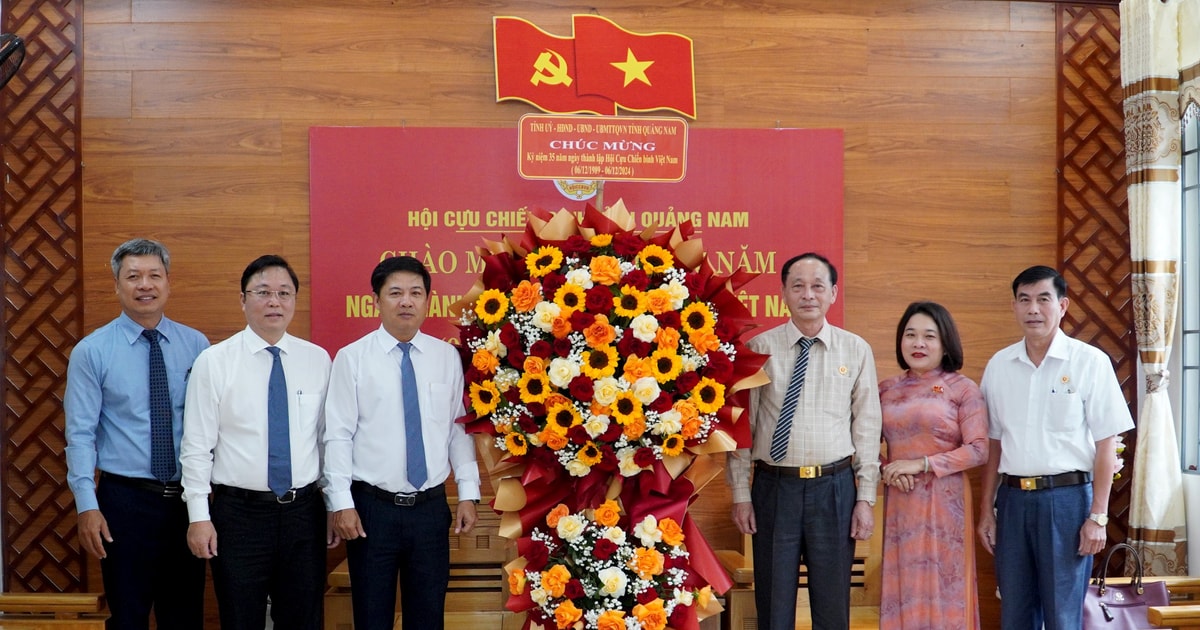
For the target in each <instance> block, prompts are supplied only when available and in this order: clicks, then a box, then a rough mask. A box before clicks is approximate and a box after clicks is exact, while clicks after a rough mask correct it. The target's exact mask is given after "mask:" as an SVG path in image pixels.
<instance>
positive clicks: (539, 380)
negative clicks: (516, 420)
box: [517, 372, 554, 404]
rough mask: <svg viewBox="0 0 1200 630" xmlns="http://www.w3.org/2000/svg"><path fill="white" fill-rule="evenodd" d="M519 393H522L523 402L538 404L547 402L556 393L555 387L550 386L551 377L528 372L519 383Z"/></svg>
mask: <svg viewBox="0 0 1200 630" xmlns="http://www.w3.org/2000/svg"><path fill="white" fill-rule="evenodd" d="M517 391H519V392H521V402H523V403H525V404H529V403H538V402H544V401H545V400H546V397H547V396H549V395H550V394H551V393H552V392H553V391H554V386H553V385H551V384H550V377H548V376H546V375H545V374H534V373H531V372H526V373H524V374H522V375H521V380H520V381H517Z"/></svg>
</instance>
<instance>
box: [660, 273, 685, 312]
mask: <svg viewBox="0 0 1200 630" xmlns="http://www.w3.org/2000/svg"><path fill="white" fill-rule="evenodd" d="M663 288H664V289H666V290H667V293H669V294H670V295H671V308H673V309H675V310H677V311H678V310H679V309H681V308H683V301H684V300H686V299H688V290H687V287H685V286H683V283H682V282H680V281H678V280H672V281H670V282H668V283H667V284H666V285H665V286H664V287H663Z"/></svg>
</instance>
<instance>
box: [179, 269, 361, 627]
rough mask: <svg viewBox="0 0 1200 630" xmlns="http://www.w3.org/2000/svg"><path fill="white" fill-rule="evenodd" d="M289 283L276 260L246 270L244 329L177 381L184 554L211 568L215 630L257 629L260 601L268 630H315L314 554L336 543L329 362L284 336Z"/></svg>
mask: <svg viewBox="0 0 1200 630" xmlns="http://www.w3.org/2000/svg"><path fill="white" fill-rule="evenodd" d="M299 286H300V282H299V280H298V279H297V278H296V272H294V271H293V270H292V268H291V267H290V266H289V265H288V263H287V261H286V260H284V259H283V258H280V257H279V256H274V255H267V256H262V257H260V258H258V259H256V260H255V261H254V262H252V263H250V265H249V266H248V267H246V270H245V271H244V272H243V273H242V285H241V303H242V311H243V312H245V314H246V322H247V324H248V325H247V327H246V329H245V330H242V331H241V332H239V333H237V334H235V335H234V336H232V337H230V338H229V339H226V340H225V341H222V342H221V343H218V344H216V345H214V346H212V347H211V348H209V349H207V350H205V351H204V352H202V353H201V354H200V356H199V357H198V358H197V359H196V363H195V365H194V366H193V367H192V375H191V378H190V380H189V381H188V389H187V402H186V407H185V411H184V432H183V444H182V446H181V460H182V464H183V499H184V501H186V502H187V507H188V517H189V519H190V520H191V525H190V526H189V528H188V546H189V547H190V548H191V550H192V553H194V554H196V556H197V557H200V558H209V559H211V564H212V570H213V586H214V588H215V590H216V593H217V604H218V608H219V609H220V616H221V628H222V630H262V628H263V627H264V626H265V625H266V607H267V599H268V597H269V598H270V600H271V618H272V620H273V621H274V627H276V628H287V629H288V630H318V629H319V628H321V622H322V601H323V598H322V591H323V590H324V584H325V548H326V546H327V545H328V546H332V545H334V544H336V543H337V542H338V541H337V540H336V539H334V538H333V535H332V532H331V531H328V518H327V515H326V510H325V504H324V502H323V501H322V493H321V492H320V488H319V487H318V480H319V479H320V477H321V455H320V437H321V431H322V427H323V416H322V410H323V407H324V403H325V390H326V388H327V386H328V382H329V369H330V361H329V353H327V352H325V350H324V349H322V348H321V347H319V346H317V345H314V344H312V343H309V342H307V341H304V340H303V339H298V338H296V337H293V336H291V335H289V334H288V333H287V328H288V325H289V324H290V323H291V321H292V316H293V315H294V314H295V311H296V292H297V291H298V289H299ZM210 495H211V497H212V502H211V510H210V505H209V497H210ZM218 541H219V544H218Z"/></svg>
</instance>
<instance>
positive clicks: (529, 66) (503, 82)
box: [492, 16, 617, 116]
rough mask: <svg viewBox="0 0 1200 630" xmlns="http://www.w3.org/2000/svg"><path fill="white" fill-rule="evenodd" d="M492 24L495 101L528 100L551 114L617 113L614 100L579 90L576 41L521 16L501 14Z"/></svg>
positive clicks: (610, 114)
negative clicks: (546, 29)
mask: <svg viewBox="0 0 1200 630" xmlns="http://www.w3.org/2000/svg"><path fill="white" fill-rule="evenodd" d="M493 26H494V28H493V31H492V32H493V36H492V37H493V39H492V43H493V46H494V48H495V52H496V101H503V100H508V99H516V100H519V101H525V102H526V103H529V104H530V105H533V106H534V107H537V108H538V109H540V110H542V111H544V112H547V113H551V114H578V113H584V112H589V113H593V114H601V115H608V116H612V115H615V114H616V113H617V106H616V103H614V102H613V101H612V99H610V98H607V97H605V96H602V95H600V96H597V95H594V94H581V93H579V92H577V91H576V84H577V83H578V81H577V76H578V73H577V72H576V68H575V67H574V65H575V40H574V39H572V38H570V37H558V36H556V35H551V34H549V33H547V32H545V31H543V30H542V29H540V28H538V27H537V26H534V24H533V23H532V22H529V21H527V20H523V19H521V18H516V17H502V16H497V17H495V18H493Z"/></svg>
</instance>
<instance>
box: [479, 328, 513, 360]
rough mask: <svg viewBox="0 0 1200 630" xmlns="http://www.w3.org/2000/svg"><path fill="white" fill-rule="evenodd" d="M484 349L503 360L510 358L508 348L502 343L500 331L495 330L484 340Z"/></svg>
mask: <svg viewBox="0 0 1200 630" xmlns="http://www.w3.org/2000/svg"><path fill="white" fill-rule="evenodd" d="M483 349H484V350H487V351H488V352H491V353H492V354H494V355H496V356H497V357H500V358H501V359H503V358H504V357H506V356H508V346H506V345H504V344H502V343H500V331H499V330H493V331H491V332H489V333H488V334H487V337H486V338H485V339H484V340H483Z"/></svg>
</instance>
